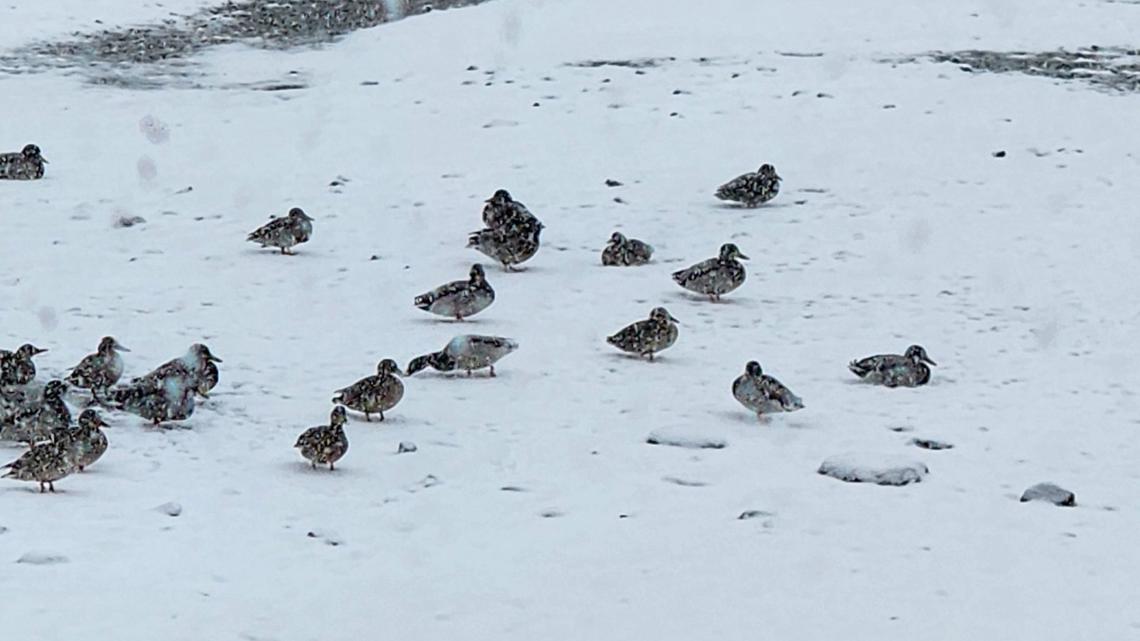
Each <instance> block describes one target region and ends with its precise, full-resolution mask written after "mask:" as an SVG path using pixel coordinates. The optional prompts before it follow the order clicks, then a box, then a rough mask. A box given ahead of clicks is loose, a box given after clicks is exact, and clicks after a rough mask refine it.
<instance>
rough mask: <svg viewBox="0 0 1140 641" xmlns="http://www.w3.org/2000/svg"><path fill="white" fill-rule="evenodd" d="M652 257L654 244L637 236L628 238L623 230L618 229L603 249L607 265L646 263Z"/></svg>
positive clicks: (604, 261)
mask: <svg viewBox="0 0 1140 641" xmlns="http://www.w3.org/2000/svg"><path fill="white" fill-rule="evenodd" d="M652 257H653V246H652V245H650V244H649V243H646V242H644V241H640V240H637V239H636V238H626V237H625V236H624V235H623V234H622V233H621V232H616V231H615V232H614V233H613V234H612V235H611V236H610V242H609V243H608V244H606V246H605V248H604V249H602V264H603V265H606V266H621V267H630V266H633V265H644V264H646V263H648V262H649V259H650V258H652Z"/></svg>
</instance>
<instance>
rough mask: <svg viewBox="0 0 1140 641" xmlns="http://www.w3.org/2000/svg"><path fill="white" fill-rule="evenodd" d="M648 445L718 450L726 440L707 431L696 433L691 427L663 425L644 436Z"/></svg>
mask: <svg viewBox="0 0 1140 641" xmlns="http://www.w3.org/2000/svg"><path fill="white" fill-rule="evenodd" d="M645 442H646V443H649V444H650V445H669V446H672V447H684V448H687V449H691V450H720V449H724V448H725V447H727V446H728V442H727V441H726V440H725V439H724V438H721V437H719V436H714V435H709V434H707V433H698V432H697V431H695V430H693V429H692V428H684V427H664V428H660V429H656V430H653V431H652V432H650V433H649V436H647V437H646V438H645Z"/></svg>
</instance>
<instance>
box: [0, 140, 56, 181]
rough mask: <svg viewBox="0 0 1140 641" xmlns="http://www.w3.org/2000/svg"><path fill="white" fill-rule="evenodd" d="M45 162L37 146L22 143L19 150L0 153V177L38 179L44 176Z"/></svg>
mask: <svg viewBox="0 0 1140 641" xmlns="http://www.w3.org/2000/svg"><path fill="white" fill-rule="evenodd" d="M45 164H47V159H45V158H44V157H43V156H42V155H40V148H39V147H37V146H35V145H24V148H23V149H21V150H20V151H16V152H7V153H2V154H0V179H7V180H38V179H40V178H43V177H44V165H45Z"/></svg>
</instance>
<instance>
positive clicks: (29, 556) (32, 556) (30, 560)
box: [16, 552, 69, 565]
mask: <svg viewBox="0 0 1140 641" xmlns="http://www.w3.org/2000/svg"><path fill="white" fill-rule="evenodd" d="M68 560H69V559H68V558H67V557H66V556H64V555H62V554H53V553H51V552H25V553H24V554H23V555H21V556H20V558H18V559H16V563H24V564H27V565H59V564H60V563H67V562H68Z"/></svg>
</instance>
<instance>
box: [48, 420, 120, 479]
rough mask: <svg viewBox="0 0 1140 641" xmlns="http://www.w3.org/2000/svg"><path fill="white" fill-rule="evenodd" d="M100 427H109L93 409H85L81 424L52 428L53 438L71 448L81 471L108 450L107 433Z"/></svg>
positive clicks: (62, 445) (60, 444)
mask: <svg viewBox="0 0 1140 641" xmlns="http://www.w3.org/2000/svg"><path fill="white" fill-rule="evenodd" d="M100 427H109V426H108V425H107V423H105V422H104V421H103V419H102V418H101V417H100V416H99V413H98V412H96V411H95V410H93V409H86V410H83V413H82V414H80V415H79V426H78V427H75V428H72V427H66V428H57V429H54V430H52V433H51V440H52V441H54V442H55V443H56V444H57V445H59V446H60V447H67V448H71V450H72V457H73V458H74V460H75V463H76V465H77V466H78V468H79V471H80V472H82V471H83V469H84V468H86V467H87V466H89V465H91V464H92V463H94V462H95V461H98V460H99V457H101V456H103V453H104V452H106V451H107V435H106V434H104V433H103V430H101V429H99V428H100Z"/></svg>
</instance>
